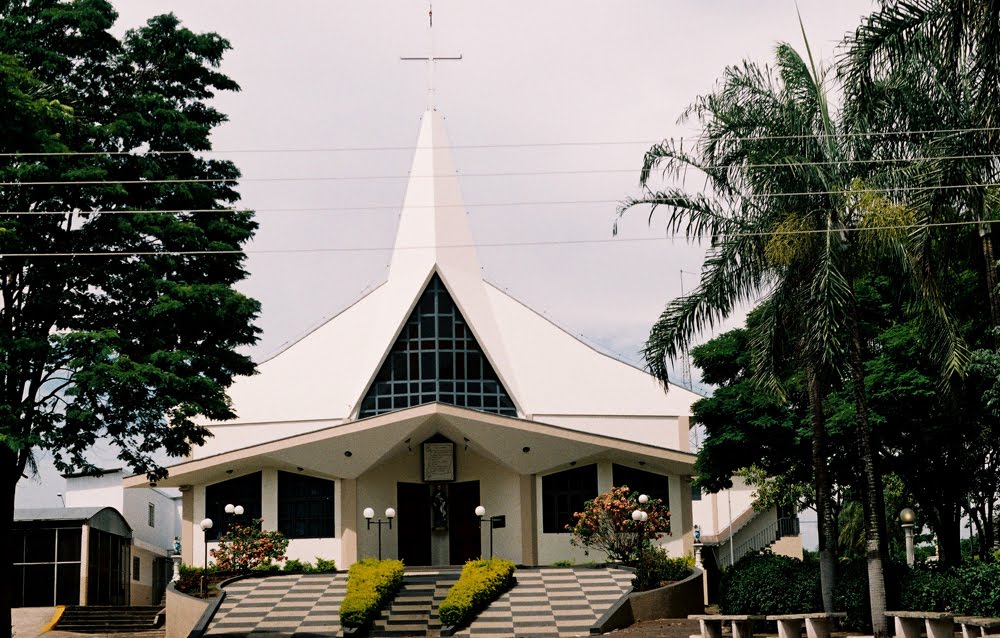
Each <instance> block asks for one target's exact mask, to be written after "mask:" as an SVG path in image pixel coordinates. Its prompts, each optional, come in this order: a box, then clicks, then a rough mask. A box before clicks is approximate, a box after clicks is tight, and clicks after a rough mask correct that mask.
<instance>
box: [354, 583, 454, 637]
mask: <svg viewBox="0 0 1000 638" xmlns="http://www.w3.org/2000/svg"><path fill="white" fill-rule="evenodd" d="M458 576H459V570H457V569H456V570H443V571H442V570H435V571H427V572H423V571H412V572H407V573H406V575H405V576H404V577H403V587H402V588H401V589H400V590H399V593H398V594H396V597H395V599H393V601H392V604H391V605H390V606H389V607H388V609H384V610H382V612H381V613H380V614H379V616H378V617H377V618H376V619H375V622H374V623H372V628H371V631H370V635H371V636H372V637H373V638H402V637H403V636H439V635H441V621H440V620H439V618H438V606H439V605H440V604H441V601H443V600H444V598H445V596H447V595H448V590H449V589H451V586H452V585H454V584H455V581H456V580H458Z"/></svg>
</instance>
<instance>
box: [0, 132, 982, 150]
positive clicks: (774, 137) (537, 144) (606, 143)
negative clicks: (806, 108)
mask: <svg viewBox="0 0 1000 638" xmlns="http://www.w3.org/2000/svg"><path fill="white" fill-rule="evenodd" d="M989 131H1000V127H996V126H984V127H976V128H953V129H926V130H907V131H883V132H874V131H866V132H857V133H819V134H810V135H749V136H746V137H727V138H725V141H726V142H741V141H745V140H798V139H817V138H825V137H848V138H853V137H883V136H887V137H899V136H908V135H950V134H956V133H958V134H960V133H985V132H989ZM670 139H672V138H670ZM682 139H683V138H682ZM690 139H694V140H697V139H698V136H694V137H692V138H690ZM664 141H666V140H663V139H661V140H652V141H650V140H630V141H623V140H605V141H599V140H596V141H582V142H574V141H566V142H534V143H530V142H529V143H510V144H455V145H452V146H451V148H453V149H491V148H547V147H560V146H626V145H636V144H660V143H663V142H664ZM432 148H434V147H430V146H416V147H415V146H412V145H411V146H339V147H329V148H277V149H267V148H259V149H253V148H249V149H230V150H213V149H205V150H164V151H62V152H59V151H50V152H29V153H20V152H16V151H15V152H7V153H0V157H69V156H116V155H134V156H137V157H141V156H145V155H197V154H216V155H222V154H244V153H342V152H352V153H353V152H364V151H414V150H429V149H432Z"/></svg>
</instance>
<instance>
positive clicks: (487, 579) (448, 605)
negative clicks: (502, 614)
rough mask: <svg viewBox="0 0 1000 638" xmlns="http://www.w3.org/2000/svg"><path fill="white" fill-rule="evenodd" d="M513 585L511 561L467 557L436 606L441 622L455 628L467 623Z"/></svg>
mask: <svg viewBox="0 0 1000 638" xmlns="http://www.w3.org/2000/svg"><path fill="white" fill-rule="evenodd" d="M513 584H514V563H513V562H511V561H509V560H505V559H502V558H492V559H489V560H484V559H480V560H470V561H469V562H467V563H466V564H465V567H463V568H462V575H461V576H459V578H458V581H457V582H456V583H455V584H454V585H452V586H451V589H450V590H449V591H448V595H447V596H446V597H445V599H444V601H443V602H442V603H441V606H440V607H439V608H438V615H439V616H440V618H441V624H442V625H445V626H451V627H458V626H460V625H463V624H465V623H467V622H469V621H470V620H472V618H474V617H475V616H476V614H478V613H479V612H481V611H482V610H484V609H486V607H487V606H489V604H490V603H491V602H493V601H494V600H496V599H497V598H499V597H500V596H502V595H503V593H504V592H506V591H507V590H508V589H510V587H511V585H513Z"/></svg>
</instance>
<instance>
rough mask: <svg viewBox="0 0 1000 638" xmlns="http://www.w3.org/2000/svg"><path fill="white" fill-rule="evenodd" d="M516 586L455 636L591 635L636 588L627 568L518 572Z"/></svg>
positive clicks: (537, 637)
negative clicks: (598, 623)
mask: <svg viewBox="0 0 1000 638" xmlns="http://www.w3.org/2000/svg"><path fill="white" fill-rule="evenodd" d="M514 576H515V578H517V585H516V586H515V587H514V588H513V589H511V590H510V591H509V592H507V593H506V594H504V595H503V596H501V597H500V598H499V599H498V600H497V601H495V602H494V603H493V604H492V605H490V606H489V607H488V608H487V609H486V611H484V612H483V613H481V614H479V617H478V618H476V620H474V621H473V622H472V624H470V625H469V626H468V627H467V628H465V629H463V630H462V631H459V632H457V633H456V634H455V635H456V636H467V637H471V638H479V637H480V636H493V637H498V636H515V637H517V638H557V637H560V636H579V635H587V634H588V633H589V632H590V627H591V625H593V624H594V623H595V622H596V621H597V620H598V619H599V618H600V617H601V616H603V615H604V613H605V612H606V611H608V610H609V609H611V607H612V605H614V604H615V603H616V602H618V600H619V599H620V598H621V597H622V596H624V595H625V594H627V593H628V592H629V591H630V590H631V589H632V572H630V571H628V570H625V569H617V568H609V569H590V568H569V567H567V568H540V569H519V570H517V572H516V573H515V574H514Z"/></svg>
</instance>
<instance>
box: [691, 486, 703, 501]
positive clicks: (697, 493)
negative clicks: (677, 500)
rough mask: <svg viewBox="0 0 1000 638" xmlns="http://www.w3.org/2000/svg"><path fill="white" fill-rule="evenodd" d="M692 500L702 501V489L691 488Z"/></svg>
mask: <svg viewBox="0 0 1000 638" xmlns="http://www.w3.org/2000/svg"><path fill="white" fill-rule="evenodd" d="M691 500H692V501H700V500H701V488H700V487H698V486H697V485H692V486H691Z"/></svg>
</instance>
